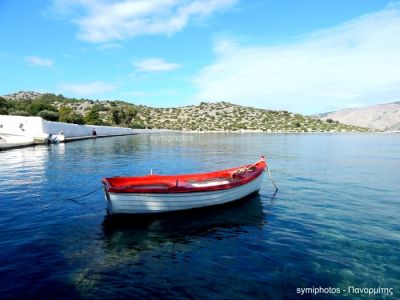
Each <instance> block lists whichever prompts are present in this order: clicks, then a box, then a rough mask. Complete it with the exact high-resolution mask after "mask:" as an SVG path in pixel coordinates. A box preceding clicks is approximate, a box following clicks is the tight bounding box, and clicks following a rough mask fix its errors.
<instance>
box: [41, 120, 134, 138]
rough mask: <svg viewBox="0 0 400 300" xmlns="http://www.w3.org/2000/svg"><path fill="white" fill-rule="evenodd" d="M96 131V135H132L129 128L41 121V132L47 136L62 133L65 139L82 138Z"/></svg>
mask: <svg viewBox="0 0 400 300" xmlns="http://www.w3.org/2000/svg"><path fill="white" fill-rule="evenodd" d="M93 128H94V129H96V132H97V135H99V136H101V135H119V134H132V133H133V130H132V129H130V128H121V127H110V126H94V125H77V124H70V123H61V122H50V121H45V120H43V132H45V133H47V134H59V133H60V132H61V131H63V132H64V136H65V137H66V138H69V137H82V136H89V135H92V130H93Z"/></svg>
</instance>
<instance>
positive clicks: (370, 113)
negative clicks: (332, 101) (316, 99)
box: [316, 102, 400, 131]
mask: <svg viewBox="0 0 400 300" xmlns="http://www.w3.org/2000/svg"><path fill="white" fill-rule="evenodd" d="M316 117H318V118H319V119H321V120H328V119H332V120H335V121H338V122H340V123H344V124H348V125H353V126H360V127H367V128H372V129H376V130H383V131H399V130H400V102H394V103H387V104H378V105H372V106H367V107H361V108H348V109H342V110H338V111H334V112H329V113H324V114H319V115H316Z"/></svg>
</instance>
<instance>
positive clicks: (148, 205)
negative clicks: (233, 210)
mask: <svg viewBox="0 0 400 300" xmlns="http://www.w3.org/2000/svg"><path fill="white" fill-rule="evenodd" d="M263 175H264V172H263V173H261V175H260V176H259V177H257V178H256V179H254V180H253V181H251V182H249V183H246V184H243V185H240V186H237V187H234V188H231V189H225V190H217V191H209V192H192V193H166V194H159V193H152V194H143V193H110V192H106V200H107V203H108V210H109V212H110V213H111V214H150V213H163V212H170V211H178V210H186V209H193V208H200V207H206V206H211V205H218V204H224V203H228V202H232V201H235V200H239V199H241V198H243V197H246V196H248V195H250V194H252V193H254V192H258V191H259V190H260V187H261V183H262V180H263Z"/></svg>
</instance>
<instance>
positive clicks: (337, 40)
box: [194, 5, 400, 113]
mask: <svg viewBox="0 0 400 300" xmlns="http://www.w3.org/2000/svg"><path fill="white" fill-rule="evenodd" d="M215 53H216V60H215V62H214V63H213V64H211V65H209V66H207V67H205V68H203V69H202V70H201V71H200V73H199V74H198V75H197V76H196V78H195V79H194V83H195V85H196V86H197V87H198V93H197V95H196V97H195V98H196V100H209V101H210V100H211V101H214V100H226V101H232V102H235V103H238V104H246V105H254V106H258V107H265V108H273V109H287V110H291V111H296V112H303V113H313V112H322V111H327V110H333V109H338V108H341V107H347V106H348V105H349V104H351V103H363V104H364V105H365V104H369V103H374V102H375V103H376V102H384V101H391V100H393V99H399V98H400V55H399V53H400V5H390V6H388V7H387V8H385V9H384V10H381V11H378V12H376V13H373V14H368V15H364V16H361V17H359V18H356V19H353V20H351V21H349V22H346V23H343V24H341V25H339V26H336V27H334V28H330V29H325V30H321V31H317V32H313V33H311V34H309V35H307V36H305V37H303V38H302V39H301V40H299V41H297V42H294V43H291V44H282V45H274V46H270V45H261V46H260V45H258V46H243V45H240V44H238V43H235V42H234V41H232V40H230V39H220V40H218V41H217V42H216V45H215Z"/></svg>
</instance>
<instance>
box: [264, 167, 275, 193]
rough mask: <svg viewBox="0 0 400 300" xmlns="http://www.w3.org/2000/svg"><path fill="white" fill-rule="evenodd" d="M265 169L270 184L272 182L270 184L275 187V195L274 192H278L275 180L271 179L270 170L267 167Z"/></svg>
mask: <svg viewBox="0 0 400 300" xmlns="http://www.w3.org/2000/svg"><path fill="white" fill-rule="evenodd" d="M266 169H267V173H268V176H269V178H270V179H271V182H272V184H273V185H274V187H275V193H276V192H277V191H278V187H277V186H276V183H275V180H274V178H273V177H272V174H271V172H270V170H269V168H268V165H267V167H266Z"/></svg>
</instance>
